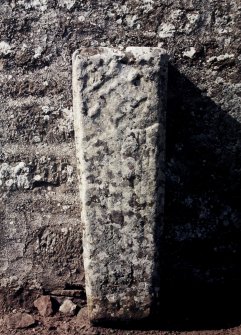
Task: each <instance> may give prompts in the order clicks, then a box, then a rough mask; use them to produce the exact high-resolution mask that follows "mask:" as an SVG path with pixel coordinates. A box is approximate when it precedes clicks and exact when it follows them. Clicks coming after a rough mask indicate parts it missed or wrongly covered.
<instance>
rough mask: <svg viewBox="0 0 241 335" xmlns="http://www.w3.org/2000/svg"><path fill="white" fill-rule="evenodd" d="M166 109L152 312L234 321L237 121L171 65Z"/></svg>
mask: <svg viewBox="0 0 241 335" xmlns="http://www.w3.org/2000/svg"><path fill="white" fill-rule="evenodd" d="M207 80H208V78H207ZM167 109H168V110H167V171H166V175H167V177H166V208H165V233H164V241H163V242H162V251H161V255H162V260H161V262H162V281H163V282H162V286H161V287H162V291H163V293H162V294H161V301H160V306H161V312H160V319H162V320H167V325H166V326H167V327H168V328H170V329H174V328H177V329H181V328H187V329H198V328H199V329H201V328H203V329H208V328H210V329H211V328H216V329H217V328H225V327H231V326H235V325H239V324H240V323H241V312H240V309H239V308H237V307H236V306H239V302H240V298H241V242H240V241H241V220H240V218H241V215H240V214H241V206H240V201H241V194H240V193H241V124H240V123H238V122H237V121H236V120H235V119H233V118H232V117H230V116H229V115H227V113H226V112H224V111H222V110H221V109H220V107H219V106H218V105H216V104H215V103H214V102H213V101H212V100H211V99H210V98H208V97H207V96H205V95H204V94H203V92H201V91H200V90H199V89H198V88H197V87H196V86H195V85H193V83H191V82H190V81H189V80H188V79H187V78H186V77H185V76H184V75H182V74H181V73H179V72H178V70H177V69H175V68H174V67H173V66H171V65H170V68H169V84H168V108H167Z"/></svg>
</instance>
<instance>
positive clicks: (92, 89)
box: [73, 47, 167, 322]
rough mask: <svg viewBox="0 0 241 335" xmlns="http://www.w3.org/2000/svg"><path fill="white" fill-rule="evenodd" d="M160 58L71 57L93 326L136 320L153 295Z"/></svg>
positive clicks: (140, 51) (159, 181)
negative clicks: (116, 321) (103, 322)
mask: <svg viewBox="0 0 241 335" xmlns="http://www.w3.org/2000/svg"><path fill="white" fill-rule="evenodd" d="M166 75H167V56H166V54H165V53H164V51H163V50H162V49H159V48H142V47H128V48H126V50H124V51H120V50H116V49H111V48H85V49H80V50H78V51H76V52H75V54H74V56H73V91H74V121H75V134H76V146H77V161H78V167H79V170H80V176H81V182H80V184H81V185H80V194H81V202H82V222H83V225H84V236H83V239H84V241H83V244H84V264H85V272H86V292H87V298H88V305H89V311H90V317H91V320H92V321H93V322H98V321H105V320H122V319H124V320H126V319H143V318H145V317H148V316H150V314H151V309H152V307H153V306H154V304H155V303H156V297H157V296H158V288H159V283H158V279H157V278H159V276H158V262H157V258H158V247H157V245H158V240H159V237H160V233H161V229H162V226H163V219H162V213H163V195H164V194H163V193H164V176H163V162H164V149H165V148H164V143H165V125H164V120H165V95H166Z"/></svg>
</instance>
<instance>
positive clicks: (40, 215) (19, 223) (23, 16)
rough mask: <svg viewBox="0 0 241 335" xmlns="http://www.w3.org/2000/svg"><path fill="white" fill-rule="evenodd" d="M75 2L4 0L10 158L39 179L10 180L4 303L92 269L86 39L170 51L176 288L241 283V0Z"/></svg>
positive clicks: (170, 196) (1, 155) (2, 240)
mask: <svg viewBox="0 0 241 335" xmlns="http://www.w3.org/2000/svg"><path fill="white" fill-rule="evenodd" d="M44 2H45V3H46V5H45V6H44V7H45V8H47V9H45V10H43V9H44V7H43V6H40V5H39V4H40V3H44ZM67 2H70V1H67V0H66V1H53V0H49V1H44V0H31V1H30V0H21V1H1V2H0V13H1V18H0V35H1V38H0V43H1V44H0V85H1V93H0V101H1V113H0V119H1V121H0V159H1V161H0V164H5V163H6V164H7V166H8V170H9V172H10V175H11V174H12V171H13V169H14V168H15V167H16V166H17V165H18V164H19V163H20V162H24V163H25V166H26V167H29V169H30V170H29V173H27V174H25V172H24V170H23V171H22V172H21V174H22V173H24V174H25V175H26V177H27V178H28V180H29V184H30V188H23V186H24V184H20V188H18V183H15V177H14V178H13V177H12V176H11V177H10V178H9V179H14V183H11V182H9V181H8V180H7V179H8V177H7V176H6V179H5V177H4V179H3V187H2V186H1V187H0V188H1V190H0V197H1V198H0V222H1V227H0V231H1V234H0V285H1V289H0V290H1V291H0V296H1V292H3V294H4V296H5V298H6V299H0V311H2V309H1V308H2V306H4V305H7V306H9V308H10V309H11V308H12V306H13V304H14V306H15V307H16V308H17V306H18V307H21V306H22V305H21V304H22V301H23V300H22V294H21V295H20V296H18V299H16V295H15V292H16V290H19V287H21V289H24V291H25V292H28V287H30V288H31V289H32V288H33V289H39V290H40V292H42V289H43V288H44V289H47V290H48V289H52V290H53V289H56V288H64V287H65V284H66V283H67V284H75V285H76V284H77V285H79V283H80V278H81V275H82V274H83V272H84V270H83V266H82V244H81V233H80V225H81V221H80V218H79V203H78V189H77V182H76V168H75V167H76V163H75V150H74V138H73V122H72V88H71V56H72V53H73V52H74V51H75V50H76V49H78V48H79V47H82V46H86V47H88V46H109V45H112V46H118V45H123V46H126V45H138V46H144V45H146V46H147V45H148V46H157V45H158V44H159V45H161V46H162V47H163V48H165V49H166V50H167V52H168V54H169V55H170V64H171V65H170V71H169V75H168V83H169V84H168V112H167V115H168V117H167V148H166V155H167V164H166V166H167V170H166V201H165V203H166V211H165V223H166V225H165V226H166V230H165V234H164V244H162V246H163V250H164V252H165V256H163V254H162V256H163V259H164V260H165V269H164V270H163V274H165V275H166V277H167V282H168V286H169V287H171V289H170V291H171V292H173V290H172V288H173V287H175V288H176V291H175V293H173V294H174V296H173V299H174V297H175V299H176V296H175V294H176V292H184V295H185V297H184V299H186V292H187V291H188V292H189V291H190V288H191V287H192V288H193V291H195V293H194V294H193V297H196V285H197V286H198V285H199V283H200V282H202V283H213V284H214V285H215V283H220V282H221V283H226V285H227V286H229V285H230V283H232V287H233V286H235V285H236V286H237V292H239V291H240V287H239V286H240V285H239V283H240V282H241V273H240V264H241V249H240V240H241V224H240V217H241V212H240V211H241V207H240V201H239V199H240V190H241V186H240V185H241V180H240V174H241V170H240V167H241V145H240V143H241V141H240V124H241V112H240V106H241V94H240V89H241V88H240V83H241V57H240V45H241V34H240V26H241V15H240V13H241V12H240V0H233V1H216V0H210V1H203V0H175V1H174V0H165V1H152V0H148V1H147V0H145V1H139V0H138V1H137V0H125V1H113V0H102V1H93V0H86V1H75V5H74V6H73V7H71V8H70V6H66V5H62V4H63V3H67ZM72 2H74V1H72ZM30 4H31V5H30ZM168 35H169V37H167V36H168ZM2 42H3V43H2ZM194 49H195V50H194ZM194 52H195V54H194ZM39 139H40V140H41V142H39V143H38V141H39ZM43 156H45V157H46V161H45V162H44V163H42V157H43ZM65 162H66V163H67V165H71V167H72V168H73V175H72V177H71V179H70V180H68V179H65V178H64V175H65V171H64V167H63V168H62V167H61V165H62V164H63V165H64V164H65ZM55 164H56V165H57V169H56V168H55V166H54V165H55ZM37 170H39V171H37ZM35 172H36V174H35ZM35 175H41V177H42V179H41V180H40V182H38V181H37V182H35V179H34V178H35ZM18 177H19V176H17V178H18ZM6 182H7V185H6V184H5V183H6ZM33 182H34V184H32V183H33ZM11 184H12V185H11ZM10 185H11V187H10ZM32 185H33V187H32ZM51 188H52V190H51ZM177 255H178V257H177ZM200 255H202V257H201V258H200ZM171 281H174V282H172V283H171ZM182 283H185V285H186V286H185V287H183V285H182ZM27 285H29V286H27ZM198 290H199V289H198ZM170 291H169V292H170ZM10 292H11V293H12V294H10ZM203 292H207V291H205V290H203ZM222 292H223V289H222V290H221V292H220V296H222ZM11 297H12V298H11ZM10 298H11V299H10ZM209 298H210V295H208V294H207V300H208V299H209ZM173 299H171V300H173ZM24 301H26V300H24ZM168 301H170V297H169V296H168ZM179 301H182V299H179ZM194 301H196V302H197V301H198V299H195V298H194ZM162 304H163V297H162ZM194 304H195V302H194V303H190V304H189V306H192V307H191V308H193V306H194ZM164 305H165V303H164ZM29 306H32V301H31V303H30V305H29ZM226 306H227V308H228V309H229V306H230V305H229V304H226ZM171 309H173V304H172V307H171ZM177 309H178V308H177ZM180 309H181V308H180ZM172 312H173V310H172ZM178 312H179V309H178Z"/></svg>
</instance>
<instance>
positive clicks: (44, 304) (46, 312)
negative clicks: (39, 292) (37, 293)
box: [34, 295, 54, 316]
mask: <svg viewBox="0 0 241 335" xmlns="http://www.w3.org/2000/svg"><path fill="white" fill-rule="evenodd" d="M34 306H35V307H36V308H37V309H38V312H39V314H40V315H42V316H50V315H53V313H54V309H53V299H52V298H51V297H50V296H49V295H43V296H41V297H39V298H38V299H37V300H35V301H34Z"/></svg>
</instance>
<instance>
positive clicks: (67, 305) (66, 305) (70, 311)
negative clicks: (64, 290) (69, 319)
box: [59, 299, 77, 315]
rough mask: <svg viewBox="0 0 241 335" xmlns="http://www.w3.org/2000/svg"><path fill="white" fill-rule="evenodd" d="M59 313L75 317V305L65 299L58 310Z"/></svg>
mask: <svg viewBox="0 0 241 335" xmlns="http://www.w3.org/2000/svg"><path fill="white" fill-rule="evenodd" d="M59 311H60V312H61V313H63V314H67V315H75V313H76V311H77V305H76V304H74V303H73V301H71V300H70V299H65V300H64V302H63V303H62V305H61V306H60V308H59Z"/></svg>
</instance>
